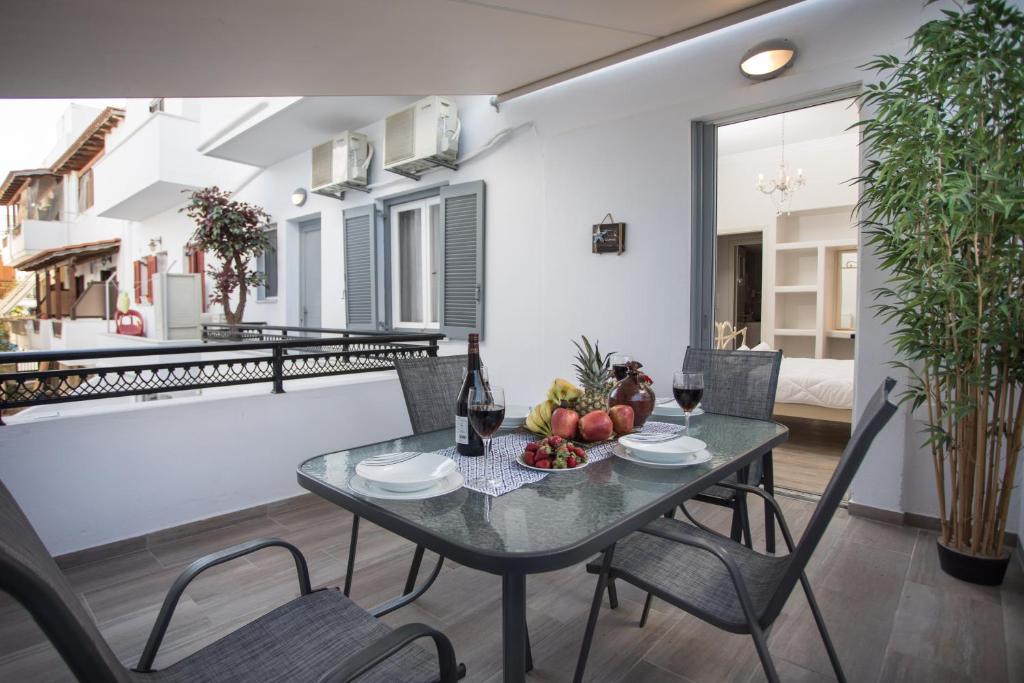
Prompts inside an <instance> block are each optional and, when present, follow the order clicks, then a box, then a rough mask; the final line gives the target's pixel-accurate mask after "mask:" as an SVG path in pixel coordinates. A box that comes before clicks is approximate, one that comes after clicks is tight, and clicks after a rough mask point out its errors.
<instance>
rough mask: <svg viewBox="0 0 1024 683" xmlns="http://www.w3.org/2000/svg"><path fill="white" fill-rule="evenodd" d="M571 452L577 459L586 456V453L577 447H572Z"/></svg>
mask: <svg viewBox="0 0 1024 683" xmlns="http://www.w3.org/2000/svg"><path fill="white" fill-rule="evenodd" d="M572 450H573V453H575V454H576V455H577V456H578V457H586V455H587V452H586V451H585V450H583V449H582V448H580V447H579V446H574V447H573V449H572Z"/></svg>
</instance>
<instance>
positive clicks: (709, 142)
mask: <svg viewBox="0 0 1024 683" xmlns="http://www.w3.org/2000/svg"><path fill="white" fill-rule="evenodd" d="M862 91H863V86H862V84H860V83H852V84H848V85H842V86H838V87H835V88H830V89H828V90H824V91H821V92H817V93H814V94H811V95H807V96H805V97H801V98H797V99H792V100H786V101H785V102H780V103H778V104H773V105H769V106H765V107H761V108H759V109H747V110H744V111H742V112H739V113H735V114H730V115H724V116H714V117H708V118H706V119H697V120H694V121H692V122H691V123H690V149H691V157H692V159H691V161H692V166H691V183H692V185H691V192H690V200H691V201H690V225H691V231H690V346H693V347H697V348H712V346H713V342H714V322H715V259H716V258H717V253H716V251H717V245H716V243H717V237H718V231H717V220H718V218H717V195H718V129H719V128H720V127H721V126H728V125H730V124H733V123H740V122H742V121H749V120H751V119H759V118H762V117H765V116H773V115H775V114H782V113H785V112H789V111H794V110H796V109H805V108H807V107H813V106H816V105H819V104H828V103H829V102H836V101H838V100H846V99H850V98H851V97H857V96H858V95H860V94H861V92H862Z"/></svg>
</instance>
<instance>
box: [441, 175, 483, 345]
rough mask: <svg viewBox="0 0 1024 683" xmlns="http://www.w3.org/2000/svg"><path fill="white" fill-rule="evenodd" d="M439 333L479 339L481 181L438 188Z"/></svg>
mask: <svg viewBox="0 0 1024 683" xmlns="http://www.w3.org/2000/svg"><path fill="white" fill-rule="evenodd" d="M441 245H442V251H441V275H440V278H439V279H440V282H441V292H440V307H439V314H440V320H441V332H443V333H444V334H445V335H447V336H448V338H449V339H466V338H468V335H469V333H470V332H477V333H479V334H480V335H481V336H483V328H484V325H483V313H484V181H482V180H477V181H475V182H472V183H460V184H458V185H449V186H447V187H442V188H441Z"/></svg>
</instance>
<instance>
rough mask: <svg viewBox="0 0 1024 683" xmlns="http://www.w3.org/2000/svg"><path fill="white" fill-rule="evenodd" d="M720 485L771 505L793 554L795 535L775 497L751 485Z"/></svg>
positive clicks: (721, 483) (783, 536)
mask: <svg viewBox="0 0 1024 683" xmlns="http://www.w3.org/2000/svg"><path fill="white" fill-rule="evenodd" d="M718 485H719V486H722V487H724V488H727V489H733V490H735V491H743V492H745V493H753V494H754V495H755V496H760V497H762V498H764V500H765V502H767V503H768V504H769V505H771V506H772V509H773V510H774V511H775V518H776V519H778V520H779V528H780V529H782V538H783V540H785V541H786V548H787V549H788V550H789V552H793V547H794V544H793V535H792V534H791V533H790V532H789V525H788V524H786V516H785V515H784V514H782V508H781V507H779V502H778V501H777V500H775V497H774V496H772V495H771V494H770V493H768V492H767V491H765V490H764V489H762V488H760V487H757V486H750V485H749V484H734V483H730V482H725V481H723V482H719V483H718Z"/></svg>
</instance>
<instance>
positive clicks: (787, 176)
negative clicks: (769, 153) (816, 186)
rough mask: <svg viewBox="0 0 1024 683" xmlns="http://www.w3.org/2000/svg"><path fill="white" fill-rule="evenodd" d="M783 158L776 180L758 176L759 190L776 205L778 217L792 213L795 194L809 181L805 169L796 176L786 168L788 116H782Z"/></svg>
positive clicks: (799, 170) (800, 170)
mask: <svg viewBox="0 0 1024 683" xmlns="http://www.w3.org/2000/svg"><path fill="white" fill-rule="evenodd" d="M781 156H782V158H781V160H780V161H779V170H778V173H777V174H776V176H775V177H774V178H771V179H765V177H764V173H759V174H758V175H757V189H758V190H759V191H761V192H763V193H764V194H766V195H768V197H769V198H770V199H771V200H772V204H774V205H775V213H776V215H779V216H781V215H782V214H783V212H786V213H787V214H788V213H789V211H790V206H791V205H792V203H793V194H794V193H796V191H797V190H799V189H800V188H801V187H803V186H804V183H806V182H807V179H806V178H804V172H803V169H799V168H798V169H797V170H796V176H794V175H792V174H791V173H790V172H789V167H788V166H786V114H785V113H783V114H782V155H781Z"/></svg>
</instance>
